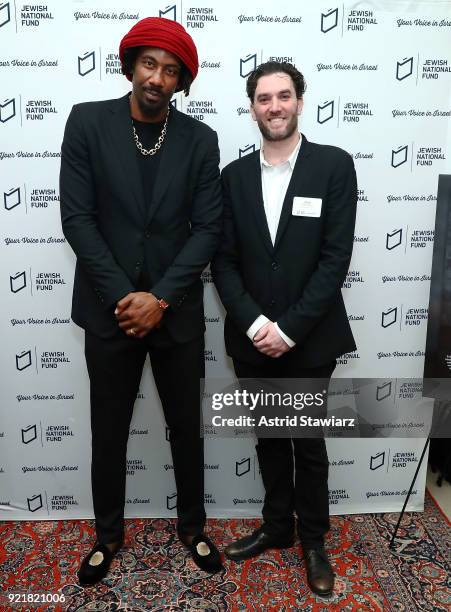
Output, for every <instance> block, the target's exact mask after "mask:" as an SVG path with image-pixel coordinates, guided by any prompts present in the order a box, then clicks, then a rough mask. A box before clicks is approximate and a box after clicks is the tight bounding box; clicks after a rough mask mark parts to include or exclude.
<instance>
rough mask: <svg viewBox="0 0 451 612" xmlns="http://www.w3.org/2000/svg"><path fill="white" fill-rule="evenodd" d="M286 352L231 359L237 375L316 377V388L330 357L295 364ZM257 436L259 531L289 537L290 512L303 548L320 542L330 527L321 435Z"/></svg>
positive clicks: (326, 372) (329, 368)
mask: <svg viewBox="0 0 451 612" xmlns="http://www.w3.org/2000/svg"><path fill="white" fill-rule="evenodd" d="M291 357H292V355H290V353H286V355H284V356H282V357H280V358H278V359H270V358H268V361H267V362H266V363H265V364H263V365H262V366H255V365H253V364H249V363H244V362H240V361H236V360H234V362H233V363H234V368H235V373H236V375H237V377H238V378H239V379H243V378H248V379H262V378H272V379H282V378H291V379H294V378H297V379H301V378H305V379H316V378H318V379H321V384H320V386H321V388H322V387H323V383H324V381H329V379H330V377H331V376H332V372H333V371H334V369H335V366H336V362H335V361H334V362H332V363H330V364H327V365H324V366H321V367H316V368H300V367H299V366H297V365H296V363H295V362H294V361H293V360H292V359H291ZM242 386H246V383H244V385H242ZM326 388H327V387H326ZM318 416H322V415H318ZM257 441H258V444H257V446H256V451H257V457H258V462H259V465H260V472H261V475H262V480H263V485H264V487H265V499H264V503H263V510H262V515H263V529H264V531H265V532H266V533H269V534H271V535H274V536H276V537H280V538H281V539H284V538H289V537H291V535H292V534H293V531H294V515H293V513H294V511H295V512H296V515H297V517H298V533H299V537H300V540H301V543H302V546H303V548H304V549H305V548H314V547H316V546H320V545H322V544H323V542H324V535H325V533H326V532H327V531H328V530H329V528H330V524H329V491H328V485H327V480H328V474H329V460H328V456H327V449H326V443H325V441H324V437H323V436H322V435H319V436H318V435H316V436H314V437H313V436H311V437H303V438H297V437H293V438H291V437H280V438H279V437H277V438H270V437H258V438H257Z"/></svg>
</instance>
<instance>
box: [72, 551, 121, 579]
mask: <svg viewBox="0 0 451 612" xmlns="http://www.w3.org/2000/svg"><path fill="white" fill-rule="evenodd" d="M121 546H122V542H120V543H118V544H117V545H116V547H115V549H114V551H113V552H111V550H110V549H109V548H108V546H106V545H105V544H99V543H98V542H96V543H95V544H94V546H93V548H92V549H91V550H90V551H89V553H88V554H87V555H86V557H85V558H84V559H83V561H82V563H81V565H80V569H79V570H78V580H79V582H80V584H81V586H89V585H92V584H96V582H100V580H102V578H105V576H106V575H107V573H108V570H109V568H110V565H111V561H112V560H113V557H114V555H115V554H116V553H117V551H118V550H119V549H120V547H121Z"/></svg>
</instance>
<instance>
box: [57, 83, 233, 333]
mask: <svg viewBox="0 0 451 612" xmlns="http://www.w3.org/2000/svg"><path fill="white" fill-rule="evenodd" d="M159 155H161V160H160V165H159V171H158V178H157V180H156V183H155V185H154V189H153V199H152V202H151V205H150V207H148V206H146V203H145V199H144V192H143V186H142V180H141V175H140V170H139V167H138V160H137V154H136V146H135V143H134V141H133V134H132V124H131V118H130V108H129V98H128V95H126V96H124V97H122V98H119V99H116V100H107V101H102V102H87V103H83V104H76V105H75V106H74V107H73V109H72V111H71V113H70V116H69V118H68V121H67V124H66V130H65V133H64V140H63V144H62V156H61V174H60V197H61V218H62V224H63V231H64V235H65V236H66V238H67V240H68V242H69V243H70V245H71V247H72V248H73V250H74V252H75V254H76V256H77V265H76V270H75V279H74V292H73V300H72V318H73V320H74V321H75V323H77V324H78V325H80V326H81V327H83V328H84V329H86V330H88V331H89V332H91V333H93V334H95V335H97V336H100V337H104V338H107V337H110V336H112V335H113V334H115V333H116V332H117V330H118V325H117V322H116V320H115V317H114V314H113V312H114V308H115V305H116V303H117V301H118V300H120V299H121V298H122V297H124V296H125V295H126V294H127V293H129V292H130V291H135V290H136V287H137V284H138V282H139V280H140V278H141V274H142V270H143V267H144V266H146V272H147V276H148V278H149V279H150V286H149V287H148V290H149V291H151V292H152V293H154V294H155V295H156V296H158V297H162V298H164V299H165V300H166V301H168V302H169V304H170V305H171V308H170V309H168V310H167V311H166V313H165V316H164V318H163V320H164V325H165V326H166V328H167V330H168V332H169V335H170V337H171V338H172V339H173V340H174V341H175V342H187V341H189V340H191V339H193V338H194V337H196V336H198V335H200V334H201V333H202V332H203V330H204V329H205V326H204V316H203V287H202V282H201V280H200V274H201V272H202V270H203V269H204V267H205V266H206V265H207V263H208V261H209V260H210V259H211V257H212V256H213V254H214V252H215V250H216V247H217V243H218V239H219V235H220V231H221V215H222V204H221V188H220V180H219V170H218V163H219V151H218V142H217V136H216V133H215V132H214V131H213V130H211V129H210V128H209V127H207V126H206V125H204V124H202V123H200V122H198V121H196V120H194V119H192V118H190V117H187V116H186V115H184V114H182V113H180V112H178V111H177V110H176V109H174V108H172V109H171V117H170V119H169V123H168V131H167V135H166V139H165V142H164V144H163V146H162V149H161V151H160V153H159Z"/></svg>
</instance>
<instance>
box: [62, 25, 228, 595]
mask: <svg viewBox="0 0 451 612" xmlns="http://www.w3.org/2000/svg"><path fill="white" fill-rule="evenodd" d="M119 55H120V59H121V63H122V71H123V73H124V74H125V76H126V77H127V79H129V80H130V81H131V83H132V92H131V94H127V95H126V96H124V97H122V98H119V99H115V100H107V101H101V102H89V103H83V104H76V105H75V106H74V107H73V109H72V111H71V113H70V116H69V118H68V121H67V125H66V130H65V134H64V141H63V145H62V156H61V174H60V190H61V217H62V225H63V231H64V235H65V236H66V238H67V240H68V242H69V244H70V245H71V247H72V249H73V250H74V252H75V254H76V256H77V265H76V270H75V279H74V292H73V303H72V319H73V321H74V322H75V323H76V324H77V325H79V326H81V327H82V328H83V329H84V330H85V356H86V363H87V368H88V373H89V378H90V388H91V431H92V471H91V477H92V494H93V502H94V513H95V518H96V533H97V541H96V543H95V544H94V547H93V548H92V550H91V551H90V552H89V553H88V555H87V556H86V558H85V559H84V561H83V562H82V564H81V567H80V570H79V573H78V576H79V580H80V583H81V584H83V585H88V584H94V583H96V582H98V581H99V580H101V579H102V578H103V577H104V576H105V575H106V573H107V572H108V568H109V566H110V563H111V560H112V558H113V556H114V555H115V553H116V552H117V551H118V550H119V549H120V547H121V546H122V543H123V539H124V505H125V477H126V451H127V441H128V435H129V426H130V421H131V418H132V413H133V405H134V402H135V399H136V396H137V393H138V390H139V383H140V380H141V373H142V369H143V365H144V361H145V359H146V356H147V355H149V357H150V363H151V366H152V371H153V375H154V380H155V384H156V387H157V390H158V393H159V396H160V399H161V404H162V407H163V412H164V416H165V419H166V423H167V425H168V429H169V439H170V444H171V450H172V458H173V464H174V476H175V482H176V487H177V514H178V524H177V531H178V535H179V538H180V539H181V541H182V542H183V543H184V544H185V545H186V546H187V547H188V550H189V551H190V553H191V555H192V558H193V560H194V562H195V563H196V564H197V565H198V566H199V567H200V568H202V569H204V570H205V571H207V572H215V571H219V570H220V569H222V564H221V558H220V555H219V553H218V550H217V549H216V547H215V545H214V544H213V542H211V540H210V539H209V538H208V537H207V536H206V535H205V533H204V526H205V509H204V476H203V467H204V456H203V440H202V438H201V437H200V397H201V387H200V381H201V379H202V378H204V374H205V365H204V331H205V325H204V311H203V288H202V281H201V279H200V275H201V272H202V270H203V269H204V268H205V266H206V265H207V264H208V262H209V260H210V259H211V257H212V255H213V254H214V252H215V250H216V247H217V244H218V240H219V235H220V231H221V212H222V211H221V191H220V182H219V170H218V164H219V151H218V142H217V136H216V133H215V132H214V131H213V130H211V129H210V128H209V127H208V126H206V125H204V124H203V123H200V122H197V121H196V120H194V119H192V118H191V117H188V116H186V115H185V114H183V113H181V112H179V111H177V110H176V109H175V108H173V107H172V106H171V105H170V100H171V98H172V96H173V94H174V92H176V91H184V92H185V95H188V93H189V90H190V86H191V83H192V81H193V80H194V79H195V77H196V75H197V71H198V57H197V51H196V47H195V45H194V42H193V40H192V38H191V37H190V36H189V34H187V32H186V31H185V29H184V28H183V27H182V26H181V25H180V24H179V23H177V22H175V21H171V20H168V19H164V18H157V17H149V18H147V19H143V20H141V21H139V22H138V23H136V24H135V25H134V26H133V27H132V29H131V30H130V32H129V33H128V34H126V35H125V36H124V38H123V39H122V41H121V43H120V48H119ZM168 493H169V494H172V491H159V490H155V491H152V492H151V494H150V497H151V499H152V503H154V504H155V507H157V508H158V507H161V501H160V500H161V499H164V500H166V496H167V494H168Z"/></svg>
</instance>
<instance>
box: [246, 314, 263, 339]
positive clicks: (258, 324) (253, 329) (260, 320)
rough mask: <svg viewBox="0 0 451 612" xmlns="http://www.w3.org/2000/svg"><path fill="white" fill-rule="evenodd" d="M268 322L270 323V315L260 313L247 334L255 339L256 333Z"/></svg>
mask: <svg viewBox="0 0 451 612" xmlns="http://www.w3.org/2000/svg"><path fill="white" fill-rule="evenodd" d="M266 323H269V319H268V317H265V315H259V316H258V317H257V318H256V319H255V321H254V322H253V323H252V325H251V326H250V327H249V329H248V330H247V332H246V336H247V337H248V338H249V340H252V341H253V340H254V336H255V334H256V333H257V332H258V330H259V329H260V328H261V327H263V325H265V324H266Z"/></svg>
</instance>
